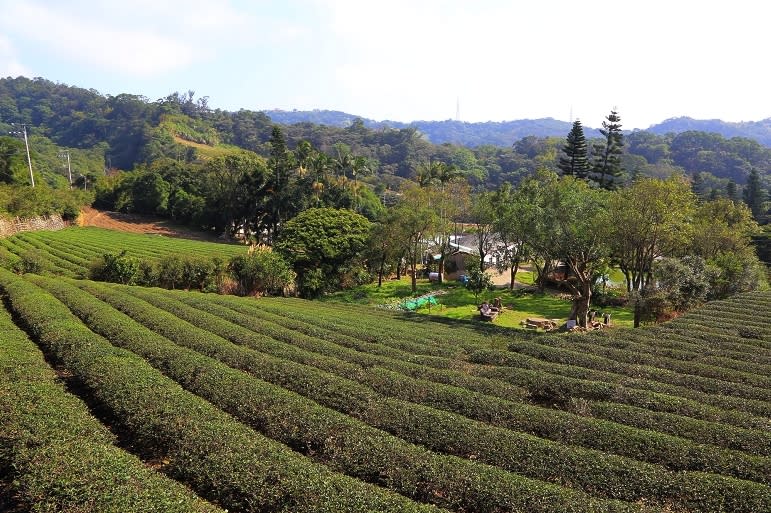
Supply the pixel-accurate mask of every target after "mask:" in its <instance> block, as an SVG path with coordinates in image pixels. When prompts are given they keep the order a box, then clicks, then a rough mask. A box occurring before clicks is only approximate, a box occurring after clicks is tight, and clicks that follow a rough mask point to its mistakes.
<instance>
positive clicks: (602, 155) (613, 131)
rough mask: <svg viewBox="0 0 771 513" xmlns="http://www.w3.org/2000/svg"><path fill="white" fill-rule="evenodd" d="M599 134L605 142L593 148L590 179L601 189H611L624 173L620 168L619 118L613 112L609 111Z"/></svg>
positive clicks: (620, 137)
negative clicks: (592, 164)
mask: <svg viewBox="0 0 771 513" xmlns="http://www.w3.org/2000/svg"><path fill="white" fill-rule="evenodd" d="M600 133H601V134H602V136H603V137H604V138H605V140H604V141H603V142H601V143H599V144H595V145H594V146H593V150H594V151H593V153H594V166H593V170H592V171H593V172H592V175H591V176H590V178H591V179H592V180H593V181H595V182H597V185H599V186H600V187H601V188H603V189H613V188H615V186H616V183H615V180H616V178H618V177H620V176H621V174H622V173H623V171H624V169H623V167H622V166H621V153H622V152H623V147H624V134H623V133H622V132H621V116H619V115H618V113H617V112H616V111H615V110H611V111H610V114H608V116H607V117H606V118H605V121H603V122H602V128H601V129H600Z"/></svg>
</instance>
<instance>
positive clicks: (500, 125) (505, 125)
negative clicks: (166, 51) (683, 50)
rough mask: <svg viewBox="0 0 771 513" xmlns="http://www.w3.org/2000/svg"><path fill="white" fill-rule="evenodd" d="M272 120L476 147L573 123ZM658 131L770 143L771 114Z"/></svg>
mask: <svg viewBox="0 0 771 513" xmlns="http://www.w3.org/2000/svg"><path fill="white" fill-rule="evenodd" d="M264 112H265V114H267V115H268V116H269V117H270V118H271V119H272V120H273V121H275V122H276V123H281V124H285V125H292V124H295V123H315V124H318V125H328V126H336V127H346V126H350V125H351V123H353V121H354V120H355V119H357V118H358V119H361V120H362V121H363V122H364V126H366V127H368V128H383V127H391V128H407V127H414V128H416V129H418V130H419V131H420V132H421V133H423V134H425V136H426V138H427V139H428V140H429V141H431V142H432V143H434V144H443V143H451V144H460V145H462V146H469V147H476V146H481V145H485V144H490V145H493V146H508V145H509V144H511V142H512V141H516V140H518V139H522V138H523V137H527V136H536V137H564V136H565V134H567V133H568V132H569V131H570V128H571V126H572V125H571V123H568V122H567V121H559V120H556V119H553V118H541V119H520V120H517V121H500V122H496V121H487V122H483V123H468V122H465V121H455V120H450V119H448V120H445V121H413V122H411V123H402V122H400V121H375V120H373V119H366V118H362V117H360V116H356V115H354V114H348V113H346V112H340V111H336V110H306V111H301V110H292V111H286V110H267V111H264ZM645 131H647V132H653V133H654V134H657V135H666V134H680V133H683V132H688V131H698V132H709V133H714V134H719V135H721V136H723V137H725V138H731V137H745V138H748V139H754V140H756V141H758V142H759V143H760V144H762V145H764V146H768V147H771V118H768V119H764V120H761V121H744V122H740V123H731V122H728V121H721V120H719V119H705V120H701V119H693V118H689V117H679V118H672V119H667V120H666V121H662V122H661V123H658V124H656V125H652V126H651V127H650V128H648V129H647V130H645ZM584 135H585V136H586V137H590V138H591V137H600V132H599V130H598V129H595V128H590V127H588V126H587V125H584Z"/></svg>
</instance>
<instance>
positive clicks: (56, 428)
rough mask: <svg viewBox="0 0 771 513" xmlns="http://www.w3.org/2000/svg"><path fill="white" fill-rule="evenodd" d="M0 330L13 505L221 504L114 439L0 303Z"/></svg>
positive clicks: (2, 450) (171, 507) (0, 465)
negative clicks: (201, 496)
mask: <svg viewBox="0 0 771 513" xmlns="http://www.w3.org/2000/svg"><path fill="white" fill-rule="evenodd" d="M0 332H2V334H3V335H2V339H3V340H2V343H0V475H2V476H6V477H7V478H8V479H9V480H10V485H9V488H8V489H7V491H9V492H11V494H12V495H13V497H14V501H15V502H16V505H15V506H14V507H12V508H11V509H13V511H17V510H18V511H33V510H34V511H100V512H105V513H129V512H158V513H167V512H168V513H172V512H178V513H188V512H193V511H195V512H211V513H214V512H217V511H222V510H220V509H219V508H217V507H215V506H213V505H211V504H207V503H205V502H204V501H202V500H201V499H199V498H198V497H196V496H195V495H193V493H191V492H190V490H188V489H186V488H185V487H183V486H181V485H180V484H179V483H176V482H175V481H172V480H170V479H168V478H166V477H164V476H162V475H160V474H157V473H156V472H153V471H152V470H150V469H148V468H147V467H146V466H145V465H144V464H143V463H142V462H141V461H139V460H138V459H137V458H136V457H135V456H133V455H130V454H129V453H127V452H125V451H123V450H121V449H119V448H118V447H115V446H114V445H113V441H114V436H113V435H112V434H111V433H110V432H109V431H108V430H107V429H106V428H105V427H104V426H103V425H102V424H100V423H99V422H98V421H97V420H96V419H94V418H93V417H92V416H91V415H90V413H89V411H88V408H87V407H86V405H85V404H83V403H82V402H81V401H80V400H78V399H77V398H76V397H74V396H72V395H70V394H69V393H67V392H66V391H65V390H64V388H63V387H62V386H61V385H60V384H59V383H58V382H57V378H56V375H55V374H54V372H53V370H52V369H51V368H50V367H49V366H48V364H47V363H46V362H45V360H44V359H43V355H42V353H41V352H40V351H39V350H38V348H37V347H36V346H35V344H34V343H33V342H32V341H31V340H29V338H27V336H26V335H25V334H24V333H23V332H21V331H20V330H19V329H18V328H16V326H15V325H14V323H13V321H12V320H11V318H10V316H9V315H8V313H7V312H6V311H5V309H3V308H0ZM3 504H4V501H2V500H0V506H2V505H3ZM5 505H6V506H8V504H7V503H5Z"/></svg>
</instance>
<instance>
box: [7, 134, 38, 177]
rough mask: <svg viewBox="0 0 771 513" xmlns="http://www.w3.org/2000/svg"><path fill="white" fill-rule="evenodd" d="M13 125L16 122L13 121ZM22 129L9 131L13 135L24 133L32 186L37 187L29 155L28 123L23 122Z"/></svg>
mask: <svg viewBox="0 0 771 513" xmlns="http://www.w3.org/2000/svg"><path fill="white" fill-rule="evenodd" d="M11 126H16V124H15V123H11ZM21 128H22V131H21V132H19V131H16V132H8V133H9V134H13V135H21V134H24V146H25V147H26V148H27V164H29V181H30V182H31V183H32V187H35V176H34V175H33V174H32V159H31V158H30V156H29V141H28V140H27V125H26V123H21Z"/></svg>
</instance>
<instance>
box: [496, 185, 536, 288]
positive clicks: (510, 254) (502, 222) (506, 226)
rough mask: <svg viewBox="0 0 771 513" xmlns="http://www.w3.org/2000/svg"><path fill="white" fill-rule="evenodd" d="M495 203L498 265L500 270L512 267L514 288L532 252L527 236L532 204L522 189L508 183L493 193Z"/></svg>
mask: <svg viewBox="0 0 771 513" xmlns="http://www.w3.org/2000/svg"><path fill="white" fill-rule="evenodd" d="M491 202H492V207H493V209H494V212H495V213H494V215H493V219H494V220H493V231H494V232H495V233H496V234H497V236H498V238H499V244H498V245H497V246H496V249H495V260H496V262H497V264H496V266H497V268H498V270H499V271H500V272H503V271H504V270H505V269H508V270H509V275H510V281H509V289H510V290H514V282H515V280H516V277H517V271H518V270H519V265H520V263H521V262H523V261H524V259H525V258H526V257H527V251H528V246H527V244H526V238H525V233H526V232H527V226H526V225H525V222H526V221H525V219H526V217H525V212H526V211H527V208H528V204H527V203H526V201H525V198H524V196H523V195H522V194H520V190H514V189H512V187H511V185H509V184H508V183H505V184H503V185H502V186H501V187H500V188H499V189H498V190H497V191H495V193H493V196H492V198H491Z"/></svg>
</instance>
